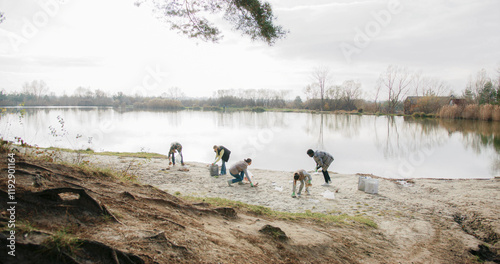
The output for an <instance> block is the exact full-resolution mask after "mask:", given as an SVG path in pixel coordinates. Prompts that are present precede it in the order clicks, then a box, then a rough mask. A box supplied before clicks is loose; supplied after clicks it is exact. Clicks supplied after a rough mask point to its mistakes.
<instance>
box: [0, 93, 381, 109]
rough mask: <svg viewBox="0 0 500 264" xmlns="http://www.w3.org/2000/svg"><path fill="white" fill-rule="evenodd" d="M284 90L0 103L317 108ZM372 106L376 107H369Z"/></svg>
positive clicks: (333, 103) (23, 97) (4, 99)
mask: <svg viewBox="0 0 500 264" xmlns="http://www.w3.org/2000/svg"><path fill="white" fill-rule="evenodd" d="M286 96H288V94H287V92H286V91H273V90H220V91H218V92H216V93H215V94H214V96H213V97H210V98H204V99H198V98H187V97H182V98H172V97H164V96H158V97H142V96H130V95H126V94H124V93H122V92H119V93H117V94H115V95H112V96H109V95H107V94H106V93H105V92H103V91H101V90H96V91H94V92H92V91H89V90H87V91H86V92H85V93H76V94H75V95H71V96H68V95H62V96H56V95H37V94H35V93H29V92H21V93H11V94H7V93H5V92H0V106H18V105H24V106H113V107H129V108H130V107H132V108H138V109H167V110H177V109H185V108H195V109H206V110H218V109H224V108H264V109H270V108H276V109H284V108H289V109H310V110H319V109H320V105H321V101H320V100H319V99H309V100H306V101H303V100H302V98H300V97H299V96H297V97H296V98H295V99H294V100H286V99H285V97H286ZM324 104H325V107H324V108H323V109H324V110H327V111H335V110H345V111H353V110H358V109H363V108H365V107H368V106H370V103H369V102H366V101H364V100H361V99H357V100H349V101H346V100H343V99H328V98H327V99H325V101H324ZM372 108H373V109H375V107H372Z"/></svg>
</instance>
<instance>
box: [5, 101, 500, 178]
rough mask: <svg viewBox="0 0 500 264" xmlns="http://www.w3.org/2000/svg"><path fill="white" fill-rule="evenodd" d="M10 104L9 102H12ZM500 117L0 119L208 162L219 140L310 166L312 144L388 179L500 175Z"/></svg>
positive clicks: (111, 115)
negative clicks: (175, 145)
mask: <svg viewBox="0 0 500 264" xmlns="http://www.w3.org/2000/svg"><path fill="white" fill-rule="evenodd" d="M10 110H13V109H10ZM498 123H499V122H483V121H474V122H473V121H463V120H414V119H412V118H404V117H387V116H355V115H333V114H311V113H279V112H264V113H253V112H229V113H222V112H211V111H210V112H203V111H178V112H167V111H129V112H120V111H118V110H115V109H112V108H29V109H26V113H25V114H24V116H23V117H19V114H17V113H9V114H6V115H4V116H2V118H1V119H0V134H1V136H2V137H3V138H4V139H8V140H13V141H14V138H15V137H16V136H17V137H21V138H22V139H23V140H24V141H26V142H28V143H29V144H32V145H35V144H36V145H38V146H40V147H49V146H56V147H64V148H72V149H82V148H88V147H90V148H92V149H94V150H96V151H120V152H140V151H146V152H156V153H161V154H167V152H168V150H169V147H170V143H171V142H173V141H178V142H180V143H181V144H182V145H183V155H184V159H185V160H186V161H188V162H189V161H199V162H206V163H210V162H212V161H213V160H214V157H215V155H214V152H213V150H212V147H213V145H224V146H226V147H227V148H229V149H230V150H231V151H232V154H231V158H230V160H229V164H231V163H233V162H235V161H238V160H241V159H244V158H247V157H250V158H252V159H253V163H252V165H251V167H250V168H249V169H250V170H251V169H252V168H259V169H271V170H285V171H294V170H297V169H306V170H312V169H314V167H315V163H314V161H313V160H312V159H311V158H309V156H307V154H306V151H307V149H309V148H312V149H315V150H316V149H319V150H325V151H327V152H330V153H331V154H332V155H333V156H334V158H335V161H334V162H333V164H332V166H331V167H330V170H331V171H334V172H338V173H366V174H374V175H377V176H382V177H387V178H492V177H495V176H499V175H500V154H499V153H500V124H498ZM165 165H167V163H165Z"/></svg>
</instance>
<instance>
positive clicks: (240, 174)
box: [229, 171, 245, 183]
mask: <svg viewBox="0 0 500 264" xmlns="http://www.w3.org/2000/svg"><path fill="white" fill-rule="evenodd" d="M229 174H231V176H233V177H234V178H236V179H232V180H231V182H232V183H236V182H240V181H243V178H244V177H245V172H244V171H242V172H240V173H239V174H236V175H234V174H232V173H231V172H229Z"/></svg>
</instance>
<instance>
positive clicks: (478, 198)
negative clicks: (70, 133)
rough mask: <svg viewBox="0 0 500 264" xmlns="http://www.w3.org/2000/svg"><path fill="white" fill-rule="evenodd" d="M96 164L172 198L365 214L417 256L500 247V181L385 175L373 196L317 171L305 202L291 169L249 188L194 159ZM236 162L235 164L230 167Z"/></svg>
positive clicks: (259, 173) (101, 160)
mask: <svg viewBox="0 0 500 264" xmlns="http://www.w3.org/2000/svg"><path fill="white" fill-rule="evenodd" d="M89 159H90V160H91V162H92V163H95V164H97V165H99V166H106V167H112V168H114V169H118V170H124V169H126V168H133V170H134V171H133V172H134V173H136V174H137V175H138V177H139V181H140V182H141V183H143V184H149V185H153V186H155V187H158V188H159V189H161V190H164V191H167V192H168V193H171V194H176V195H179V194H180V195H189V196H197V197H220V198H227V199H230V200H235V201H241V202H245V203H249V204H254V205H262V206H266V207H269V208H271V209H273V210H278V211H286V212H305V211H307V210H309V211H311V212H321V213H327V214H348V215H362V216H366V217H368V218H370V219H373V220H374V221H375V222H376V223H377V225H378V228H379V229H380V231H381V232H382V233H383V234H384V235H385V236H388V237H389V238H390V240H391V241H393V242H394V243H395V245H398V248H397V250H403V251H415V252H414V253H412V254H413V255H415V256H420V257H421V255H422V254H423V255H425V254H428V252H426V250H425V248H420V247H418V245H419V244H427V245H429V244H436V246H437V244H439V243H442V242H443V240H446V239H451V238H454V239H457V241H462V243H463V245H464V246H465V247H466V248H470V249H471V250H477V249H478V245H481V244H484V243H492V242H493V244H490V245H489V246H490V248H491V249H492V250H498V249H499V247H500V244H499V243H498V240H499V234H500V219H499V218H500V179H498V178H493V179H488V180H435V179H413V180H408V181H398V180H392V179H391V180H389V179H382V178H378V180H379V187H378V193H377V194H368V193H365V192H363V191H360V190H358V178H359V177H360V175H352V174H341V173H336V172H334V171H332V172H331V173H330V174H331V176H332V181H333V182H332V185H331V186H321V184H322V183H324V180H323V176H322V174H321V173H312V177H313V182H312V183H313V186H312V187H311V189H310V190H311V195H305V192H303V195H302V196H301V197H300V198H292V197H291V194H292V184H293V182H292V172H291V171H289V172H285V171H269V170H260V169H257V168H252V167H249V171H250V172H251V173H252V174H253V181H254V182H258V183H259V186H258V187H255V188H252V187H250V185H249V184H244V185H238V184H233V185H232V186H228V184H227V180H228V179H231V178H232V176H230V175H223V176H220V177H211V176H210V172H209V164H204V163H198V162H189V161H188V162H186V165H185V166H184V167H183V166H181V165H180V164H178V165H176V166H170V167H169V166H168V161H167V160H166V159H161V158H153V159H149V160H144V159H139V158H128V157H126V158H124V157H113V156H97V155H96V156H93V157H89ZM233 162H234V161H233ZM134 164H135V165H134ZM231 164H232V162H229V166H230V165H231ZM131 165H133V166H131ZM131 170H132V169H131ZM372 177H375V178H376V176H372ZM332 195H334V197H332ZM332 198H333V199H332ZM497 252H498V251H497Z"/></svg>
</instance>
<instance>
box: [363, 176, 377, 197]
mask: <svg viewBox="0 0 500 264" xmlns="http://www.w3.org/2000/svg"><path fill="white" fill-rule="evenodd" d="M365 192H366V193H371V194H377V193H378V180H377V179H369V180H366V181H365Z"/></svg>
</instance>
